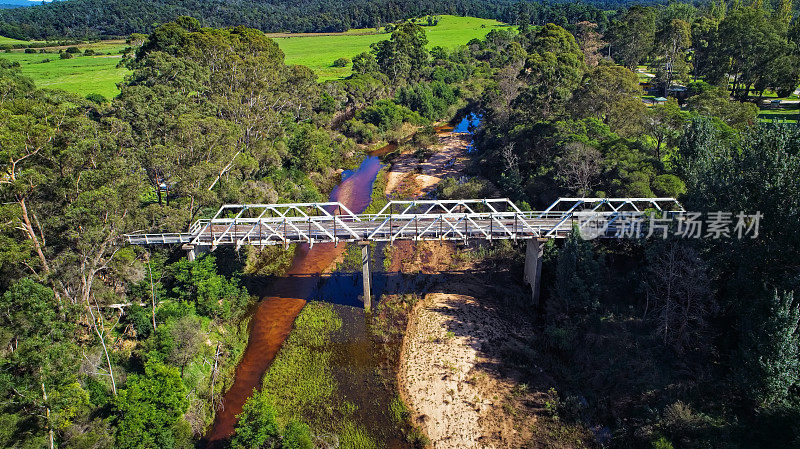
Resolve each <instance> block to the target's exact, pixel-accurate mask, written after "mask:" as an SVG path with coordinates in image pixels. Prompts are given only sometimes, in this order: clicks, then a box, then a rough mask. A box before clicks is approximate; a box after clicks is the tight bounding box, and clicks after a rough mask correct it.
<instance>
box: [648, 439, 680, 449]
mask: <svg viewBox="0 0 800 449" xmlns="http://www.w3.org/2000/svg"><path fill="white" fill-rule="evenodd" d="M674 448H675V446H673V445H672V443H670V441H669V440H668V439H666V438H664V437H659V438H658V439H657V440H655V441H653V449H674Z"/></svg>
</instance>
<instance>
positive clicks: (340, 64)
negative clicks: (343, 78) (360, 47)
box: [331, 58, 350, 67]
mask: <svg viewBox="0 0 800 449" xmlns="http://www.w3.org/2000/svg"><path fill="white" fill-rule="evenodd" d="M348 64H350V60H349V59H347V58H338V59H336V60H335V61H333V64H331V65H332V66H334V67H347V65H348Z"/></svg>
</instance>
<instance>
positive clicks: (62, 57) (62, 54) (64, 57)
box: [58, 52, 74, 59]
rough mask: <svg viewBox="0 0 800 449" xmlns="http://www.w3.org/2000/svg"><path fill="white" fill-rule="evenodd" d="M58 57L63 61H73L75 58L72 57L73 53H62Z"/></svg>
mask: <svg viewBox="0 0 800 449" xmlns="http://www.w3.org/2000/svg"><path fill="white" fill-rule="evenodd" d="M58 56H59V57H60V58H61V59H72V58H74V56H73V55H72V53H67V52H61V53H60V54H59V55H58Z"/></svg>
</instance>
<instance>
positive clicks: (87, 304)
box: [84, 281, 117, 397]
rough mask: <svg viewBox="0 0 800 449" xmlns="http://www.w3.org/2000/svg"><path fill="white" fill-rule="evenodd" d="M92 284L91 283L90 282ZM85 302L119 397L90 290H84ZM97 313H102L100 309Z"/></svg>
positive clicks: (112, 389) (113, 388)
mask: <svg viewBox="0 0 800 449" xmlns="http://www.w3.org/2000/svg"><path fill="white" fill-rule="evenodd" d="M90 282H91V281H90ZM84 291H85V294H84V300H85V301H86V307H87V308H88V309H89V315H90V316H91V317H92V327H94V332H95V334H97V338H99V339H100V345H102V346H103V353H105V356H106V364H107V365H108V375H109V376H110V377H111V391H113V392H114V397H116V396H117V382H116V380H114V368H112V366H111V357H109V355H108V347H106V339H105V337H104V334H105V331H103V332H101V331H100V326H98V319H97V318H96V317H95V316H94V310H93V309H92V304H91V303H90V302H89V294H88V292H89V289H88V288H85V289H84ZM97 313H102V312H101V311H100V310H99V309H98V311H97Z"/></svg>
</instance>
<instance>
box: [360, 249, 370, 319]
mask: <svg viewBox="0 0 800 449" xmlns="http://www.w3.org/2000/svg"><path fill="white" fill-rule="evenodd" d="M370 259H371V258H370V255H369V243H362V244H361V274H362V277H363V280H364V296H363V299H364V310H365V311H367V312H369V311H370V309H371V308H372V289H371V285H372V273H371V272H370V268H369V262H370Z"/></svg>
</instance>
